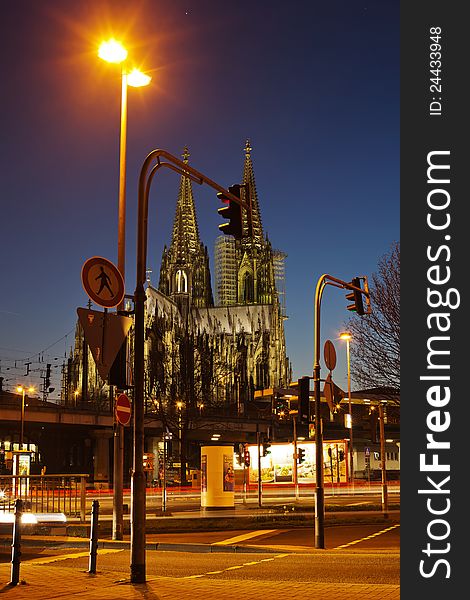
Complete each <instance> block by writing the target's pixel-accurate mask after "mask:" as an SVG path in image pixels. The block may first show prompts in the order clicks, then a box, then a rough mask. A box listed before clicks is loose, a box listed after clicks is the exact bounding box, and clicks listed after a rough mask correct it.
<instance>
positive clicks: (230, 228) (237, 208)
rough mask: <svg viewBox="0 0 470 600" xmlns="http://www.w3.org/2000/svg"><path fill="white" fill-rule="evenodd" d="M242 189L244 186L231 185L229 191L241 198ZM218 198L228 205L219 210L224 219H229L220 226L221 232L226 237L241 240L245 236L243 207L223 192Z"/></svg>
mask: <svg viewBox="0 0 470 600" xmlns="http://www.w3.org/2000/svg"><path fill="white" fill-rule="evenodd" d="M241 188H242V186H241V185H240V184H239V183H236V184H235V185H231V186H230V187H229V188H228V191H229V192H230V193H231V194H233V195H234V196H236V197H237V198H240V192H241ZM217 198H219V200H220V201H221V202H224V203H225V204H226V206H223V207H222V208H219V209H218V211H217V212H218V213H219V215H220V216H221V217H223V218H224V219H228V221H227V222H226V223H222V225H219V229H220V231H221V232H222V233H224V234H225V235H233V237H234V238H235V239H238V240H239V239H240V238H241V237H242V236H243V228H242V207H241V205H240V204H238V203H237V202H235V200H231V199H230V198H228V196H227V195H226V194H224V193H223V192H218V193H217Z"/></svg>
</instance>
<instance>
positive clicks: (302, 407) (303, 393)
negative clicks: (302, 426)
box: [298, 377, 310, 423]
mask: <svg viewBox="0 0 470 600" xmlns="http://www.w3.org/2000/svg"><path fill="white" fill-rule="evenodd" d="M298 385H299V419H300V422H301V423H308V422H309V421H310V378H309V377H300V379H299V381H298Z"/></svg>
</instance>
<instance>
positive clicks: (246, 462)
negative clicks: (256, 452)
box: [244, 448, 250, 467]
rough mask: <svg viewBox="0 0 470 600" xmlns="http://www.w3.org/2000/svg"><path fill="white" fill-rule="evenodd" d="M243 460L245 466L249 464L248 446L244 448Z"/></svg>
mask: <svg viewBox="0 0 470 600" xmlns="http://www.w3.org/2000/svg"><path fill="white" fill-rule="evenodd" d="M244 462H245V467H249V466H250V451H249V450H248V448H245V454H244Z"/></svg>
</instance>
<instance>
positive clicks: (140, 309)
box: [130, 149, 250, 583]
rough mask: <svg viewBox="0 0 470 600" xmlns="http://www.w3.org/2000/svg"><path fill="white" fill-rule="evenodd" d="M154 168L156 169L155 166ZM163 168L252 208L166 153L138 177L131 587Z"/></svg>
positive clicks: (141, 575)
mask: <svg viewBox="0 0 470 600" xmlns="http://www.w3.org/2000/svg"><path fill="white" fill-rule="evenodd" d="M152 165H153V166H152ZM160 167H168V168H169V169H171V170H173V171H175V172H176V173H178V174H179V175H183V176H185V177H188V178H189V179H191V181H194V182H196V183H198V184H199V185H202V184H203V183H205V184H207V185H208V186H210V187H211V188H213V189H214V190H216V191H217V192H221V193H222V194H224V196H225V197H226V198H227V199H229V200H232V201H234V202H236V203H237V204H240V206H242V207H243V208H245V210H249V208H250V206H249V204H248V203H247V202H245V201H244V200H241V199H240V198H237V197H236V196H234V195H233V194H232V193H230V192H229V191H227V190H226V189H225V188H223V187H222V186H221V185H219V184H218V183H215V182H214V181H212V180H211V179H209V178H208V177H206V176H205V175H203V174H202V173H200V172H199V171H196V169H193V168H192V167H190V166H189V165H188V164H187V163H185V162H183V161H182V160H180V159H178V158H176V157H175V156H173V155H172V154H170V153H169V152H166V151H165V150H161V149H157V150H153V151H152V152H150V154H148V155H147V157H146V159H145V161H144V163H143V165H142V167H141V170H140V174H139V188H138V207H137V265H136V266H137V268H136V288H135V293H134V303H135V332H134V429H133V467H132V479H131V564H130V580H131V583H145V581H146V574H145V570H146V567H145V493H146V490H145V474H144V468H143V456H144V369H145V364H144V343H145V335H144V324H145V299H146V296H145V289H144V284H145V281H146V278H147V277H146V275H147V272H146V268H147V267H146V262H147V228H148V205H149V195H150V187H151V183H152V181H153V177H154V176H155V174H156V173H157V172H158V170H159V169H160Z"/></svg>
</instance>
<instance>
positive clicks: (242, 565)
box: [182, 554, 290, 579]
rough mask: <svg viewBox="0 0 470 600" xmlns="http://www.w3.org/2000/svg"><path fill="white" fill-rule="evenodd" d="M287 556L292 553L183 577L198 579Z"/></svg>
mask: <svg viewBox="0 0 470 600" xmlns="http://www.w3.org/2000/svg"><path fill="white" fill-rule="evenodd" d="M286 556H290V554H276V556H273V557H271V558H261V559H260V560H250V561H249V562H246V563H243V564H241V565H234V566H233V567H227V568H226V569H222V570H221V571H208V572H207V573H202V574H201V575H186V577H182V579H196V578H198V577H205V576H206V575H220V574H221V573H225V572H226V571H234V570H236V569H243V567H249V566H252V565H259V564H261V563H263V562H270V561H272V560H276V558H284V557H286Z"/></svg>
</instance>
